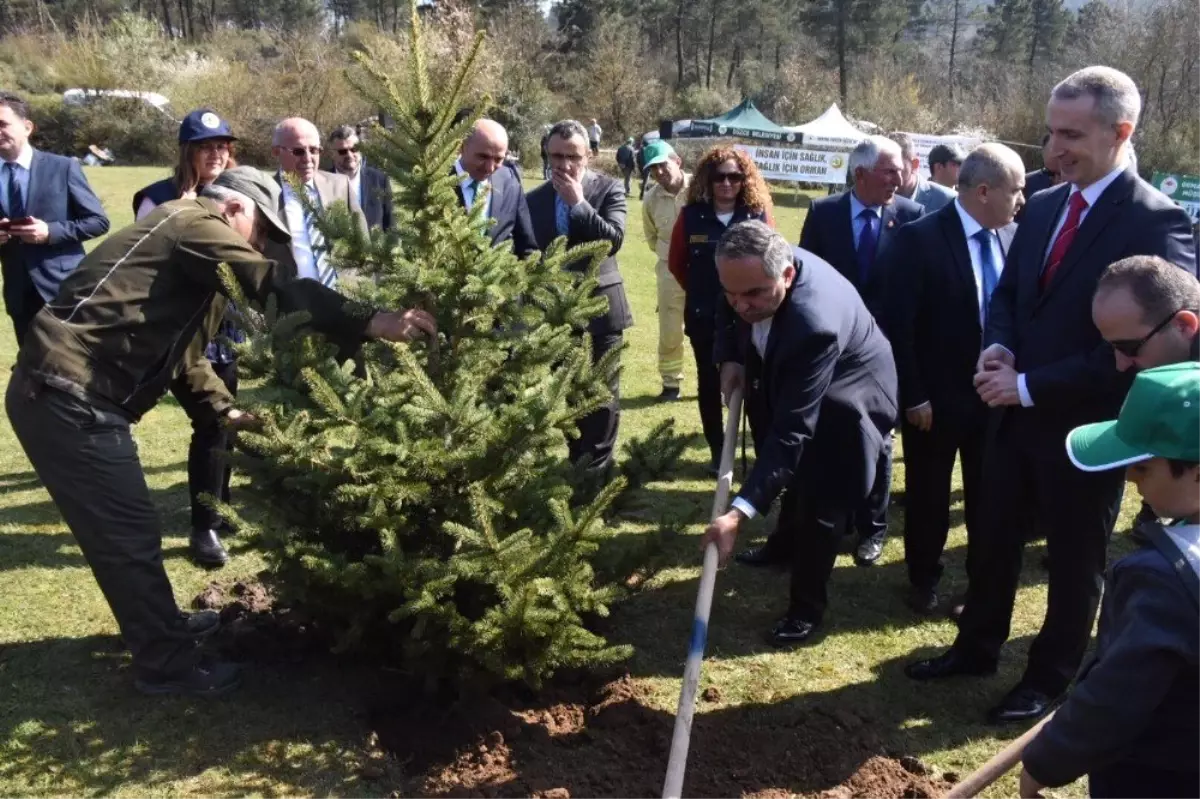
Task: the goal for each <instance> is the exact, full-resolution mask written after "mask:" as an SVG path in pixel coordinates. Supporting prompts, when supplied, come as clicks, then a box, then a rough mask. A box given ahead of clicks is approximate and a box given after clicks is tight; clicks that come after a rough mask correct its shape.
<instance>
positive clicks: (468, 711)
mask: <svg viewBox="0 0 1200 799" xmlns="http://www.w3.org/2000/svg"><path fill="white" fill-rule="evenodd" d="M273 602H274V601H273V598H272V596H271V593H270V591H269V590H268V589H266V588H264V586H262V585H261V584H258V583H234V584H232V585H229V584H221V583H212V584H210V585H209V586H208V588H206V589H205V591H204V592H203V593H201V594H200V595H199V596H198V597H196V599H195V600H194V602H193V604H194V605H195V606H196V607H197V608H205V609H215V610H220V612H221V620H222V629H221V630H220V631H219V632H218V633H217V634H216V636H215V637H214V639H215V644H216V646H217V647H218V648H219V650H220V651H222V652H223V653H224V654H225V655H226V656H227V657H231V658H234V659H238V660H255V661H259V662H280V661H283V662H295V661H299V660H302V659H304V658H306V657H314V656H319V655H321V654H322V653H327V652H328V651H329V645H330V641H329V640H328V636H326V635H324V634H323V631H322V630H321V629H319V627H318V625H316V624H315V623H314V622H312V621H311V620H309V619H307V618H306V617H305V616H304V614H302V613H300V612H298V611H296V610H293V609H289V608H276V607H274V604H273ZM380 671H381V674H383V675H384V676H383V677H382V678H381V680H380V682H379V684H376V685H373V686H371V687H370V688H367V687H364V694H366V693H368V692H369V693H371V694H373V696H364V702H365V704H366V705H367V707H368V710H367V714H366V715H367V723H368V725H369V726H370V729H371V731H372V733H371V735H370V736H369V740H370V741H371V746H370V748H371V749H373V750H374V752H373V753H370V755H369V756H370V758H371V760H369V762H368V763H367V765H365V766H364V767H363V769H362V771H361V776H362V777H363V778H365V779H367V780H369V781H370V782H371V783H372V784H373V785H374V786H375V787H376V788H377V789H378V793H380V794H381V795H385V796H386V795H389V794H390V795H392V796H397V797H400V796H446V797H476V796H478V797H517V796H533V797H541V798H542V799H571V797H576V799H578V797H610V796H611V797H643V796H645V797H653V796H660V795H661V793H662V781H663V776H664V774H665V770H666V763H667V755H668V751H669V749H670V744H671V731H672V727H673V725H674V716H673V714H671V713H665V712H663V711H660V710H656V709H653V708H651V707H649V705H648V703H647V697H646V691H645V688H644V687H643V686H642V685H640V684H639V683H638V682H637V680H636V679H634V678H633V677H631V676H629V675H628V674H626V675H622V676H619V677H617V678H616V679H612V680H610V681H608V682H604V681H602V680H599V679H593V680H591V681H590V682H589V680H588V679H587V678H584V679H575V680H574V681H571V682H567V681H564V684H562V685H552V686H547V687H545V688H544V689H543V690H541V691H540V692H538V693H537V694H536V695H533V694H531V693H529V692H521V691H496V692H493V693H492V694H491V695H487V696H480V697H475V698H471V699H467V698H463V699H460V700H459V701H458V702H457V703H455V704H451V705H449V706H445V705H438V704H436V703H434V702H433V701H431V700H429V699H426V698H425V695H423V694H422V693H421V692H420V691H419V690H418V689H417V688H416V687H415V686H413V685H411V683H407V682H404V681H403V680H402V679H401V678H399V677H396V679H394V680H393V679H389V678H388V676H387V673H386V672H384V671H383V670H382V669H381V670H380ZM388 683H391V684H388ZM721 701H722V697H721V693H720V691H719V690H718V689H716V688H715V687H712V688H710V689H708V690H706V691H705V692H704V694H703V695H702V701H701V702H700V707H699V712H698V713H697V715H696V716H695V720H694V722H693V725H692V736H691V751H690V752H689V755H688V770H687V777H686V779H685V782H684V790H685V792H686V794H687V795H688V796H696V797H705V796H713V797H736V796H746V797H755V798H756V799H774V798H775V797H789V796H797V795H802V796H817V797H821V798H822V799H851V797H878V798H880V799H888V798H889V797H896V798H897V799H899V798H900V797H936V796H941V795H942V794H944V793H945V792H946V791H947V790H948V789H949V787H950V783H949V782H947V781H946V780H945V779H938V778H936V775H934V774H932V773H930V771H929V769H928V768H927V767H926V766H925V765H924V764H923V763H921V762H920V761H919V760H917V759H916V758H914V757H900V758H899V759H895V758H892V757H889V756H888V753H887V751H886V749H885V746H884V743H883V741H882V740H881V739H880V737H879V735H878V734H877V733H876V732H875V730H874V729H873V728H872V726H871V724H870V723H869V722H868V721H865V720H864V719H862V718H860V717H859V716H857V715H855V714H854V713H852V712H850V711H849V710H846V709H845V708H843V707H840V706H837V705H831V706H829V707H824V706H820V705H817V706H812V707H808V708H806V709H805V710H799V709H797V710H796V712H792V710H791V709H786V708H785V709H778V708H774V707H773V706H771V705H766V706H749V707H746V706H735V707H723V706H722V704H721Z"/></svg>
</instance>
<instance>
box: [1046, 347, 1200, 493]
mask: <svg viewBox="0 0 1200 799" xmlns="http://www.w3.org/2000/svg"><path fill="white" fill-rule="evenodd" d="M1067 455H1068V456H1069V457H1070V458H1071V462H1072V463H1074V464H1075V465H1076V466H1077V467H1078V468H1080V469H1083V470H1084V471H1085V472H1103V471H1107V470H1108V469H1118V468H1120V467H1122V466H1128V465H1129V464H1131V463H1138V462H1139V461H1147V460H1150V459H1151V458H1172V459H1175V460H1181V461H1190V462H1196V463H1200V363H1195V362H1188V363H1176V364H1171V365H1170V366H1160V367H1158V368H1157V369H1147V370H1146V371H1144V372H1139V373H1138V375H1137V377H1135V378H1134V379H1133V386H1132V387H1131V388H1130V389H1129V395H1128V396H1126V397H1125V404H1124V405H1122V406H1121V413H1120V415H1119V416H1118V417H1117V418H1116V419H1115V420H1113V421H1109V422H1096V423H1095V424H1085V425H1083V426H1082V427H1076V428H1075V429H1074V430H1072V431H1071V432H1070V434H1069V435H1068V436H1067Z"/></svg>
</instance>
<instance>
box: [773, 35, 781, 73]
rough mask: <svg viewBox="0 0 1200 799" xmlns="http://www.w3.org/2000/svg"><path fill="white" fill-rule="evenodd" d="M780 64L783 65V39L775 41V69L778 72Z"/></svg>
mask: <svg viewBox="0 0 1200 799" xmlns="http://www.w3.org/2000/svg"><path fill="white" fill-rule="evenodd" d="M781 66H783V41H782V40H780V41H778V42H775V71H776V72H778V71H779V68H780V67H781Z"/></svg>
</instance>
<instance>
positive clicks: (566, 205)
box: [528, 119, 633, 484]
mask: <svg viewBox="0 0 1200 799" xmlns="http://www.w3.org/2000/svg"><path fill="white" fill-rule="evenodd" d="M547 147H548V148H549V152H550V169H551V177H550V180H549V181H548V182H546V183H543V184H542V185H541V186H538V187H537V188H536V189H534V190H533V191H531V192H529V197H528V199H529V213H530V216H531V217H532V219H533V232H534V236H535V238H536V240H537V247H538V249H541V250H545V249H546V248H547V247H549V246H550V243H551V242H553V241H554V240H555V239H556V238H558V237H559V236H566V237H567V243H568V245H569V246H572V247H573V246H575V245H577V244H586V243H588V242H590V241H607V242H610V243H611V245H612V249H611V250H610V251H609V255H608V257H607V258H605V259H604V261H602V262H601V264H600V270H599V273H598V275H597V279H598V281H599V286H598V287H597V288H596V293H597V294H598V295H601V296H604V297H606V298H607V299H608V312H607V313H605V314H604V315H603V316H598V317H596V318H595V319H593V320H592V321H591V323H590V324H589V325H588V333H589V334H590V335H591V337H592V358H593V360H595V361H599V360H600V359H601V358H603V357H604V356H605V354H607V353H608V352H610V351H612V350H614V349H617V348H619V347H621V346H622V344H623V343H624V333H623V332H622V331H624V330H625V329H626V328H628V327H632V326H633V314H632V312H631V311H630V308H629V301H628V300H627V299H626V298H625V286H624V283H623V282H622V280H621V272H620V270H619V269H618V268H617V257H616V256H617V251H618V250H620V249H621V242H622V241H623V240H624V238H625V192H624V190H623V189H622V188H621V184H620V183H618V182H617V181H616V180H614V179H612V178H610V177H607V176H605V175H601V174H599V173H596V172H592V171H591V170H589V169H588V168H587V166H588V159H589V157H590V150H589V148H588V134H587V131H586V130H585V129H584V127H583V125H581V124H580V123H578V122H576V121H575V120H573V119H568V120H564V121H562V122H559V123H558V124H556V125H555V126H554V127H553V128H551V130H550V141H549V143H548V145H547ZM588 263H589V262H588V261H587V260H586V259H584V260H579V261H576V262H574V263H572V264H569V265H568V267H567V268H568V269H571V270H573V271H583V270H584V269H586V268H587V266H588ZM608 387H609V390H611V391H612V395H613V398H612V402H610V403H609V404H608V406H607V407H605V408H601V409H600V410H598V411H596V412H594V413H592V414H589V415H588V416H586V417H584V418H583V419H581V420H580V422H579V438H577V439H575V440H573V441H571V442H570V444H569V447H570V454H571V460H572V461H573V462H575V463H584V464H587V468H588V470H589V471H590V472H591V473H592V474H593V476H594V477H595V479H596V482H597V484H599V483H600V482H603V481H604V480H606V479H607V475H608V474H609V471H610V469H611V466H612V463H613V448H614V446H615V445H616V441H617V428H618V425H619V423H620V420H621V376H620V372H619V371H616V370H614V372H613V374H612V376H611V378H610V379H609V384H608Z"/></svg>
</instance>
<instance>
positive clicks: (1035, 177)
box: [1017, 169, 1054, 222]
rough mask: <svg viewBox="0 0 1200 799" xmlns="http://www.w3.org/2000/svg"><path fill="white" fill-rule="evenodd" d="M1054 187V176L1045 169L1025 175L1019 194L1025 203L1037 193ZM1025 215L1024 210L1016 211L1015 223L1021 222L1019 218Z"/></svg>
mask: <svg viewBox="0 0 1200 799" xmlns="http://www.w3.org/2000/svg"><path fill="white" fill-rule="evenodd" d="M1053 187H1054V176H1053V175H1052V174H1051V173H1050V172H1049V171H1048V170H1046V169H1035V170H1033V171H1032V172H1026V173H1025V188H1023V189H1021V194H1023V195H1024V196H1025V202H1026V203H1028V202H1029V198H1030V197H1032V196H1033V195H1035V194H1037V193H1038V192H1039V191H1045V190H1046V189H1050V188H1053ZM1024 215H1025V208H1024V207H1022V208H1021V210H1019V211H1017V221H1018V222H1020V221H1021V217H1023V216H1024Z"/></svg>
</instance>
